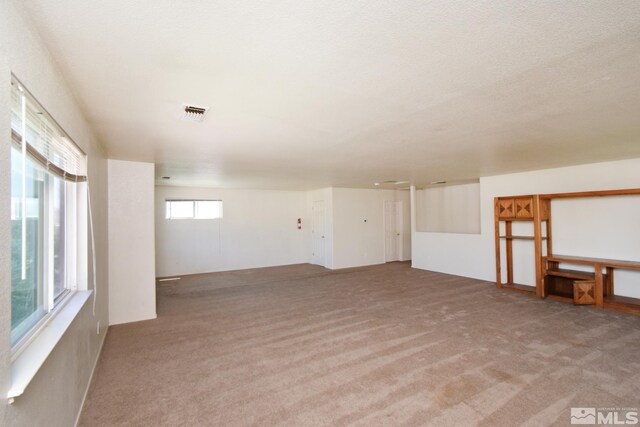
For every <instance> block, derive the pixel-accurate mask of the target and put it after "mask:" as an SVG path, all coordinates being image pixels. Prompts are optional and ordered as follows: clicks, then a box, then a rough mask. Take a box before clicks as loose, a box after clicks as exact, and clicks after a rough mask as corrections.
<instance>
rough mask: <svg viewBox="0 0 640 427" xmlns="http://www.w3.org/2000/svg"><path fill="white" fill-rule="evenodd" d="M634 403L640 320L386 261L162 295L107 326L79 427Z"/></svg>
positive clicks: (168, 287)
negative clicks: (150, 306) (140, 318)
mask: <svg viewBox="0 0 640 427" xmlns="http://www.w3.org/2000/svg"><path fill="white" fill-rule="evenodd" d="M572 406H575V407H625V408H628V407H638V406H640V317H635V316H631V315H625V314H618V313H614V312H608V311H607V312H605V311H598V310H596V309H594V308H591V307H576V306H573V305H571V304H566V303H561V302H554V301H542V300H538V299H535V298H532V297H528V296H526V295H522V294H518V293H512V292H508V291H504V290H497V289H496V288H495V287H494V286H493V285H492V284H490V283H487V282H481V281H477V280H472V279H466V278H461V277H456V276H449V275H445V274H439V273H433V272H428V271H422V270H416V269H411V268H410V267H409V265H408V264H406V263H393V264H387V265H382V266H375V267H366V268H359V269H351V270H342V271H333V272H332V271H328V270H325V269H323V268H320V267H317V266H311V265H296V266H288V267H275V268H266V269H255V270H245V271H236V272H229V273H216V274H209V275H199V276H191V277H189V278H184V279H183V280H181V281H180V282H171V283H163V284H160V285H159V286H158V319H157V320H152V321H146V322H139V323H134V324H128V325H121V326H113V327H111V328H110V329H109V333H108V336H107V338H106V343H105V346H104V350H103V353H102V357H101V359H100V362H99V364H98V367H97V371H96V374H95V378H94V382H93V384H92V387H91V390H90V393H89V396H88V399H87V402H86V404H85V409H84V412H83V414H82V417H81V425H83V426H111V425H135V426H181V425H183V426H196V425H198V426H199V425H203V426H205V425H206V426H236V425H256V426H275V425H278V426H281V425H286V426H325V425H335V426H342V425H358V426H377V425H383V426H384V425H388V426H397V425H436V426H446V425H460V426H471V425H475V424H479V425H486V426H502V425H504V426H515V425H520V424H525V425H569V420H570V408H571V407H572Z"/></svg>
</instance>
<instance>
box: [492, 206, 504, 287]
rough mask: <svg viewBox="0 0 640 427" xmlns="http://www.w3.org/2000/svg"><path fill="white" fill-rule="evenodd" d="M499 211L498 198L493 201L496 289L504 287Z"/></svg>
mask: <svg viewBox="0 0 640 427" xmlns="http://www.w3.org/2000/svg"><path fill="white" fill-rule="evenodd" d="M499 212H500V211H499V209H498V198H497V197H495V198H494V199H493V217H494V223H495V230H494V231H495V238H496V287H498V288H501V287H502V274H501V273H500V215H499Z"/></svg>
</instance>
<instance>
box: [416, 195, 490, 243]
mask: <svg viewBox="0 0 640 427" xmlns="http://www.w3.org/2000/svg"><path fill="white" fill-rule="evenodd" d="M416 227H417V231H430V232H440V233H473V234H479V233H480V184H479V183H471V184H459V185H445V186H440V187H432V188H425V189H423V190H417V191H416Z"/></svg>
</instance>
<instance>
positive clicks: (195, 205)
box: [164, 199, 223, 220]
mask: <svg viewBox="0 0 640 427" xmlns="http://www.w3.org/2000/svg"><path fill="white" fill-rule="evenodd" d="M164 202H165V219H167V220H174V219H197V220H207V219H208V220H212V219H222V218H223V203H222V200H221V199H165V201H164ZM176 202H180V203H191V204H192V208H191V216H172V213H171V204H172V203H176ZM203 202H204V203H207V202H214V203H217V204H218V206H219V208H218V216H214V217H201V216H199V215H198V205H199V203H203Z"/></svg>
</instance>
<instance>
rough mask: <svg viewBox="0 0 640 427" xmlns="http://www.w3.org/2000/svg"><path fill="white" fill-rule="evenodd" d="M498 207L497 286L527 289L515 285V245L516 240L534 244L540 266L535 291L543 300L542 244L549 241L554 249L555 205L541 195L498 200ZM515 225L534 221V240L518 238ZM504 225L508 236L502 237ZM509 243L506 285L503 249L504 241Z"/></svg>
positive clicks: (496, 200)
mask: <svg viewBox="0 0 640 427" xmlns="http://www.w3.org/2000/svg"><path fill="white" fill-rule="evenodd" d="M494 206H495V239H496V286H497V287H498V288H502V287H514V286H517V287H519V288H522V287H524V286H526V285H519V284H515V283H514V282H513V241H514V240H525V241H526V240H530V241H533V244H534V251H535V263H536V286H535V287H530V286H527V287H528V288H532V290H535V293H536V295H538V296H540V297H543V296H544V293H541V292H543V291H544V286H543V285H542V284H541V283H540V281H541V280H542V263H541V260H542V256H543V252H542V251H543V249H542V242H543V240H546V242H547V246H548V249H547V250H550V249H551V246H550V244H551V225H550V218H551V203H550V201H549V200H545V199H541V198H540V195H537V194H536V195H529V196H515V197H496V198H495V200H494ZM514 221H530V222H533V235H532V236H517V235H514V234H513V232H512V230H513V222H514ZM501 222H504V224H505V225H504V228H505V234H504V235H500V223H501ZM543 223H544V227H545V231H546V236H544V237H543V236H542V227H543ZM502 239H504V240H505V241H506V243H505V248H506V266H505V267H506V272H507V282H506V283H502V273H501V265H500V264H501V260H502V258H501V255H500V253H501V248H500V246H501V245H500V241H501V240H502Z"/></svg>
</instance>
